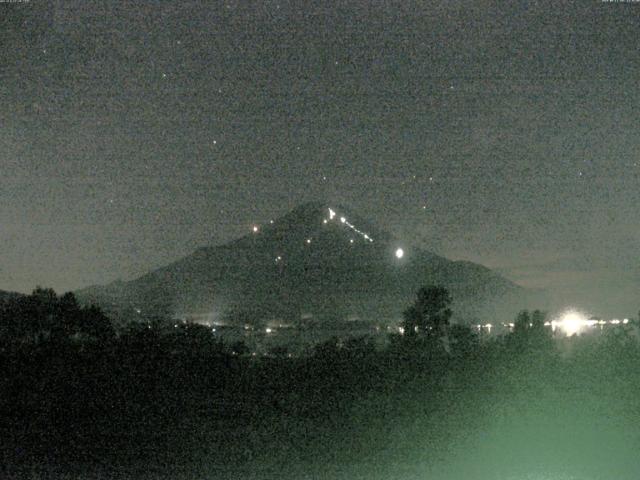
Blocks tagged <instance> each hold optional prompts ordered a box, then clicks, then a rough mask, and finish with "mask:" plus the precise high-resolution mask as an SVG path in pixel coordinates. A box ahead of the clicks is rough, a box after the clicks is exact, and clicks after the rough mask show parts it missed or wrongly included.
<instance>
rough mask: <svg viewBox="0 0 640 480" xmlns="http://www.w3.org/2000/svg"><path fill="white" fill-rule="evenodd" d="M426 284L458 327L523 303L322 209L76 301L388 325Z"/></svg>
mask: <svg viewBox="0 0 640 480" xmlns="http://www.w3.org/2000/svg"><path fill="white" fill-rule="evenodd" d="M398 249H402V252H403V255H402V256H401V258H399V257H398V255H397V252H398ZM426 284H442V285H445V286H447V287H448V288H449V289H450V290H451V292H452V294H453V297H454V299H455V300H456V304H455V310H456V312H457V313H458V317H459V319H462V320H464V319H469V318H470V317H472V316H474V317H482V316H484V315H487V314H491V315H496V310H495V305H501V304H503V305H506V304H508V303H509V302H511V301H513V299H520V298H524V296H526V295H525V293H526V292H525V291H524V289H522V288H521V287H519V286H517V285H515V284H514V283H512V282H510V281H508V280H506V279H504V278H503V277H501V276H499V275H497V274H496V273H494V272H493V271H491V270H489V269H487V268H485V267H483V266H481V265H477V264H473V263H470V262H456V261H450V260H447V259H446V258H444V257H441V256H438V255H435V254H433V253H431V252H428V251H426V250H423V249H419V248H414V247H411V246H410V245H406V244H402V243H401V242H400V241H399V240H398V239H396V238H394V237H393V236H392V235H390V234H388V233H386V232H384V231H383V230H380V229H378V228H376V227H375V226H374V225H372V224H370V223H368V222H367V221H366V220H364V219H361V218H359V217H358V216H357V215H355V214H353V213H352V212H349V211H348V209H345V208H342V207H337V206H330V205H327V204H324V203H320V202H314V203H306V204H303V205H301V206H299V207H297V208H296V209H294V210H293V211H291V212H289V213H288V214H287V215H285V216H283V217H281V218H280V219H278V220H276V221H274V222H273V223H269V224H267V225H265V226H262V227H260V228H259V229H258V231H257V232H253V233H250V234H248V235H246V236H244V237H242V238H239V239H237V240H235V241H232V242H230V243H228V244H225V245H221V246H215V247H206V248H201V249H199V250H197V251H196V252H194V253H193V254H191V255H189V256H187V257H185V258H183V259H181V260H178V261H176V262H174V263H172V264H170V265H167V266H166V267H163V268H160V269H158V270H155V271H152V272H150V273H148V274H146V275H144V276H142V277H140V278H138V279H136V280H133V281H131V282H116V283H112V284H110V285H107V286H104V287H90V288H88V289H85V290H82V291H80V292H78V296H79V298H80V299H81V300H83V301H91V302H96V303H98V304H100V305H102V306H103V307H104V308H106V309H107V310H111V311H113V310H120V311H126V310H130V311H135V310H144V311H146V312H153V313H154V314H155V313H157V314H164V315H166V314H170V315H182V314H193V313H207V314H208V315H209V318H210V319H211V320H212V321H233V320H237V321H247V320H255V319H274V318H277V319H280V320H283V321H287V322H297V321H300V319H301V318H306V319H309V318H313V319H315V320H317V321H327V322H328V321H340V320H344V319H347V318H354V317H358V318H361V319H369V320H375V321H382V322H385V321H394V320H397V319H399V318H400V316H401V312H402V310H403V309H404V308H405V307H406V306H407V304H408V303H409V302H411V300H412V297H413V295H414V294H415V291H416V290H417V289H418V288H419V287H420V286H423V285H426ZM510 314H511V313H510Z"/></svg>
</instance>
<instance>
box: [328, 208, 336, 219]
mask: <svg viewBox="0 0 640 480" xmlns="http://www.w3.org/2000/svg"><path fill="white" fill-rule="evenodd" d="M335 216H336V212H334V211H333V210H331V209H329V220H333V217H335Z"/></svg>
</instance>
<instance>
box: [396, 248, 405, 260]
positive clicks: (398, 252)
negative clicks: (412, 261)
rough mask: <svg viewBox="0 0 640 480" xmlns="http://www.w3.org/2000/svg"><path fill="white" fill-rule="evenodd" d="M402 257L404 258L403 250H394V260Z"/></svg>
mask: <svg viewBox="0 0 640 480" xmlns="http://www.w3.org/2000/svg"><path fill="white" fill-rule="evenodd" d="M402 257H404V250H402V249H401V248H399V249H397V250H396V258H402Z"/></svg>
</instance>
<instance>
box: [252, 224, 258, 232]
mask: <svg viewBox="0 0 640 480" xmlns="http://www.w3.org/2000/svg"><path fill="white" fill-rule="evenodd" d="M253 233H258V226H257V225H254V226H253Z"/></svg>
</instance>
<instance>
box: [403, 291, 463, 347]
mask: <svg viewBox="0 0 640 480" xmlns="http://www.w3.org/2000/svg"><path fill="white" fill-rule="evenodd" d="M451 302H452V300H451V296H450V295H449V291H448V290H447V289H446V288H444V287H441V286H428V287H422V288H421V289H420V290H418V293H417V298H416V300H415V302H414V304H413V305H411V306H410V307H409V308H407V309H406V310H405V311H404V313H403V316H404V322H403V327H404V331H405V333H406V334H408V335H414V334H416V333H426V334H434V335H438V336H440V335H444V334H446V327H447V326H448V325H449V319H450V318H451V315H452V311H451V308H449V307H450V306H451Z"/></svg>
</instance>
